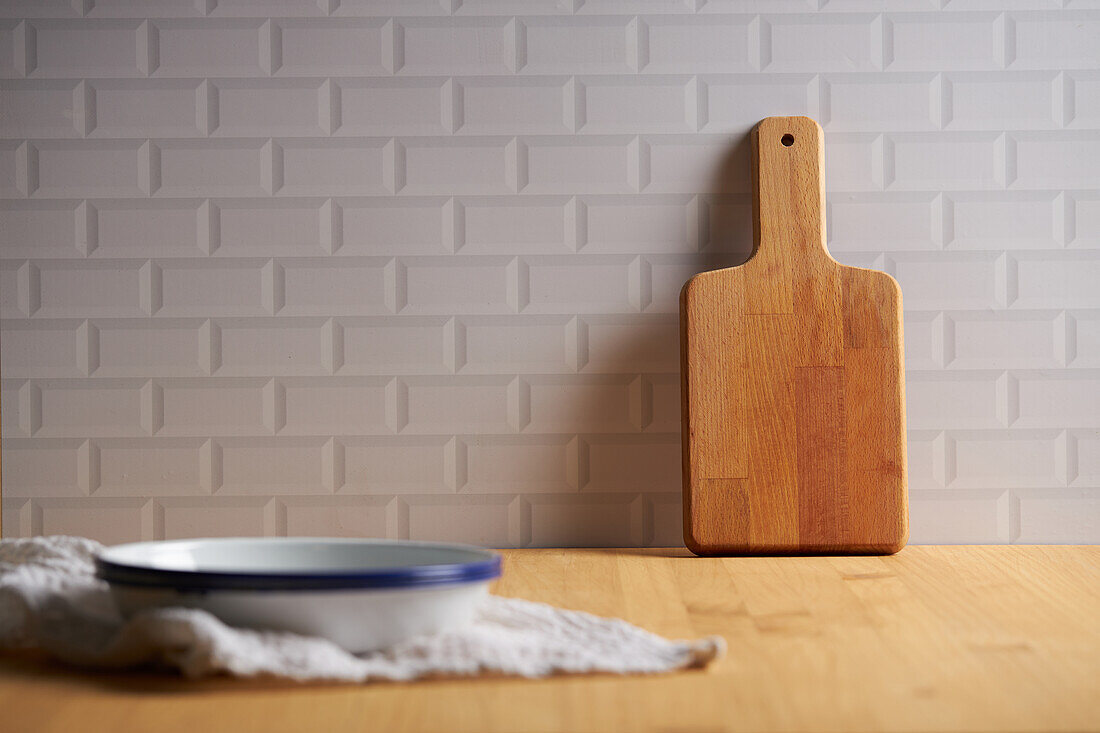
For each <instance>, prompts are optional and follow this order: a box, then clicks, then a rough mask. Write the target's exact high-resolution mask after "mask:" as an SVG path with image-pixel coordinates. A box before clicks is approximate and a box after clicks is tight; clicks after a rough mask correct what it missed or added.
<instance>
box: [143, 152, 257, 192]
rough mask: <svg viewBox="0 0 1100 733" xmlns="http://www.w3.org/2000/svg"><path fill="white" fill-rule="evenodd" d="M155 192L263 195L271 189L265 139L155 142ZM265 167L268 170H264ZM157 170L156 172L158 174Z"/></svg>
mask: <svg viewBox="0 0 1100 733" xmlns="http://www.w3.org/2000/svg"><path fill="white" fill-rule="evenodd" d="M156 151H157V152H156V155H155V157H154V161H156V160H159V163H160V165H159V167H157V166H156V163H155V162H154V171H153V178H154V183H155V182H156V179H157V178H158V177H159V184H160V185H159V186H155V185H154V188H155V193H156V195H158V196H166V197H187V196H265V195H267V194H268V193H270V189H271V182H270V175H269V173H268V172H269V171H270V168H271V143H270V142H269V141H268V140H166V141H163V142H161V141H158V142H157V143H156ZM265 169H266V171H267V172H265ZM158 174H159V176H158Z"/></svg>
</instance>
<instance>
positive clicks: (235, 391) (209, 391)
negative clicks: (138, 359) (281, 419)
mask: <svg viewBox="0 0 1100 733" xmlns="http://www.w3.org/2000/svg"><path fill="white" fill-rule="evenodd" d="M269 384H271V380H268V379H173V380H166V381H163V382H158V383H157V387H159V389H160V391H159V393H158V397H159V401H160V404H161V406H162V412H163V418H162V420H163V425H162V426H161V428H160V429H159V430H158V431H157V434H158V435H178V436H204V437H205V436H210V435H268V434H271V433H272V432H274V423H275V414H274V413H275V407H276V405H275V400H276V398H277V397H278V395H277V394H275V393H274V392H275V390H274V389H273V388H272V387H269V386H268V385H269Z"/></svg>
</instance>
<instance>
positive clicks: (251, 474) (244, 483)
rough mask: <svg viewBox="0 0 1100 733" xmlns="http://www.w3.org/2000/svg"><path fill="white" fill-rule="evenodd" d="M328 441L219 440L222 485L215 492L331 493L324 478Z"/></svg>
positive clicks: (318, 439) (244, 493)
mask: <svg viewBox="0 0 1100 733" xmlns="http://www.w3.org/2000/svg"><path fill="white" fill-rule="evenodd" d="M327 443H328V439H327V438H281V437H280V438H225V439H222V440H219V441H218V448H219V458H220V464H221V472H220V474H221V476H220V477H221V484H220V485H219V486H218V488H217V492H216V493H218V494H219V495H222V496H232V495H247V496H272V495H279V494H325V493H331V489H329V488H328V487H327V486H326V482H325V478H324V473H325V464H326V461H329V460H331V455H330V454H331V451H330V450H329V449H328V448H326V444H327ZM326 456H328V457H326ZM329 470H331V469H329Z"/></svg>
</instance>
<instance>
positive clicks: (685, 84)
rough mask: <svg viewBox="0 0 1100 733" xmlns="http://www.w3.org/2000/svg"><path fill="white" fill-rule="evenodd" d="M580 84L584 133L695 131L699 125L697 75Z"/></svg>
mask: <svg viewBox="0 0 1100 733" xmlns="http://www.w3.org/2000/svg"><path fill="white" fill-rule="evenodd" d="M578 85H579V88H578V97H577V99H578V102H577V104H578V107H579V108H580V111H579V112H578V115H577V117H578V126H579V129H580V131H581V132H596V133H636V132H656V133H663V132H668V133H675V132H695V130H696V129H697V127H698V126H699V107H700V105H699V92H698V84H697V83H696V81H695V77H693V76H645V77H641V76H637V77H623V76H605V77H597V76H590V77H581V78H580V79H579V80H578Z"/></svg>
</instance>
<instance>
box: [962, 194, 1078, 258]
mask: <svg viewBox="0 0 1100 733" xmlns="http://www.w3.org/2000/svg"><path fill="white" fill-rule="evenodd" d="M946 203H947V204H948V208H947V215H948V217H949V218H948V225H949V228H948V232H949V233H950V238H949V240H948V242H947V247H948V248H949V249H987V250H1004V249H1053V248H1060V247H1061V246H1062V244H1061V238H1062V231H1063V228H1064V214H1063V206H1062V201H1061V199H1060V198H1059V197H1058V195H1057V194H1055V193H1045V192H1022V191H1021V192H1013V193H1011V194H1004V193H953V194H951V195H950V196H948V197H947V202H946Z"/></svg>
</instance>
